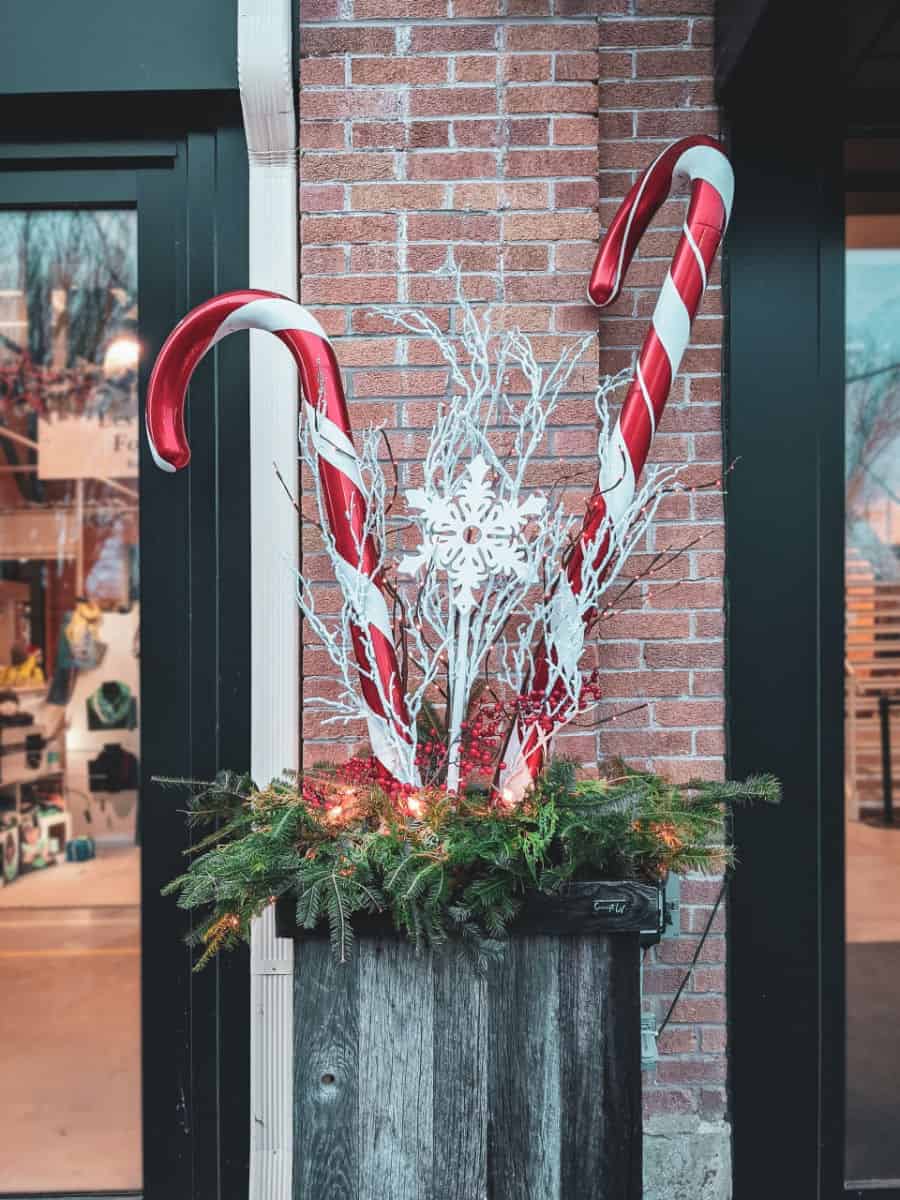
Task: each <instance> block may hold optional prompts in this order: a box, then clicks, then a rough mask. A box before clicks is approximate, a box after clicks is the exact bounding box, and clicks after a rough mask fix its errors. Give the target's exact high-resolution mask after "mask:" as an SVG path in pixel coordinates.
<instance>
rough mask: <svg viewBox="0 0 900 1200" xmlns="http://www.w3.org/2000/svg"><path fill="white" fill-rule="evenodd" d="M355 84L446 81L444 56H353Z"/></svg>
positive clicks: (352, 66)
mask: <svg viewBox="0 0 900 1200" xmlns="http://www.w3.org/2000/svg"><path fill="white" fill-rule="evenodd" d="M351 71H352V79H353V83H354V85H356V84H369V85H372V84H376V85H377V84H391V85H394V86H395V85H397V84H404V83H407V84H425V83H446V82H447V59H446V58H394V57H390V58H354V59H353V61H352V65H351Z"/></svg>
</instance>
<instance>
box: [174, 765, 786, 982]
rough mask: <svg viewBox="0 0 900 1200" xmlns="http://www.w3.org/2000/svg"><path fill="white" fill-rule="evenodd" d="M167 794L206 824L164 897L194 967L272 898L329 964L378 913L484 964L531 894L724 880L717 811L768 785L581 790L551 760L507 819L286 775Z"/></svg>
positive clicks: (610, 774)
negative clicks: (595, 883)
mask: <svg viewBox="0 0 900 1200" xmlns="http://www.w3.org/2000/svg"><path fill="white" fill-rule="evenodd" d="M169 782H182V783H186V784H187V786H188V787H189V790H190V793H191V795H190V807H189V814H188V819H189V822H190V824H191V826H192V828H198V829H199V828H201V827H204V826H205V827H209V826H212V828H211V830H210V832H209V833H207V834H206V836H204V837H203V838H202V840H200V841H199V842H198V843H197V844H196V845H195V846H194V848H193V850H192V851H191V854H192V859H191V863H190V865H189V866H188V868H187V870H186V871H185V872H184V874H182V875H180V876H179V877H178V878H177V879H175V880H173V881H172V883H170V884H169V886H168V887H167V888H166V889H165V890H166V892H167V893H173V894H175V895H177V897H178V904H179V905H180V906H181V907H182V908H184V909H190V910H194V909H198V910H200V911H201V913H202V914H203V923H202V924H201V925H200V926H199V927H198V928H197V929H196V930H195V931H193V932H192V934H191V936H190V940H191V941H192V942H194V943H196V944H198V945H202V946H203V954H202V956H201V958H200V960H199V963H198V966H202V965H203V964H204V963H205V962H207V961H208V960H209V959H210V958H211V957H212V956H213V955H215V954H216V953H218V951H219V950H222V949H229V948H231V947H233V946H235V945H237V944H239V943H240V941H241V940H245V939H246V938H248V937H249V930H250V923H251V921H252V920H253V918H254V917H256V916H258V915H259V914H260V913H261V912H263V910H264V909H265V908H266V907H267V906H268V905H269V904H271V903H272V902H273V901H274V900H276V899H278V898H279V897H282V896H289V897H291V899H292V900H293V902H294V904H295V906H296V918H297V923H298V925H300V926H301V927H303V928H305V929H313V928H315V927H316V926H318V925H320V924H327V926H328V929H329V931H330V935H331V943H332V946H333V949H334V954H335V957H336V958H337V959H338V960H339V961H341V962H345V961H346V960H347V958H348V956H349V954H350V952H351V947H352V943H353V936H354V928H353V923H354V918H356V917H358V916H359V915H360V914H365V913H369V914H374V913H379V912H385V913H389V914H390V917H391V918H392V920H393V923H394V925H395V926H396V928H397V929H398V930H400V931H401V932H402V933H404V934H405V935H406V936H407V937H409V938H410V940H411V941H413V942H414V943H415V945H416V946H417V947H419V948H424V947H432V948H437V947H441V946H443V945H444V944H445V943H447V942H453V943H454V944H455V945H456V946H457V947H459V948H461V949H463V950H465V951H467V952H469V953H472V954H473V955H474V956H475V957H476V959H477V960H478V961H479V963H481V964H482V965H484V964H485V963H486V962H487V961H488V960H489V959H490V958H491V957H493V956H495V955H496V954H497V953H498V952H499V951H500V950H501V948H502V944H503V938H504V937H505V935H506V932H507V928H508V926H509V924H510V922H511V921H513V920H514V919H515V916H516V914H517V912H518V911H519V908H520V906H521V903H522V900H523V898H524V896H525V895H526V893H528V892H529V891H540V892H547V893H551V892H554V891H558V890H559V889H560V888H561V887H563V886H564V885H565V884H566V883H568V882H570V881H573V880H591V879H604V880H618V879H644V880H658V879H661V878H664V877H665V876H666V874H667V873H668V872H669V871H675V872H684V871H721V870H723V869H725V868H726V867H728V866H729V865H730V864H731V862H732V853H731V849H730V847H729V846H728V845H727V842H726V839H725V830H724V819H723V817H724V814H725V813H726V812H727V810H728V809H729V807H730V806H732V805H734V804H738V803H743V802H749V801H764V802H777V800H778V799H779V786H778V783H777V781H776V780H775V779H773V778H772V777H771V776H756V777H754V778H752V779H748V780H747V781H746V782H744V783H714V782H709V781H704V780H697V781H694V782H691V783H688V784H675V783H671V782H668V781H667V780H665V779H661V778H660V777H659V776H656V775H650V774H647V773H642V772H639V771H634V770H631V769H630V768H628V767H626V766H625V765H624V764H623V763H621V762H617V761H614V762H611V763H609V764H607V767H606V770H605V772H604V774H603V776H602V777H601V778H599V779H578V778H577V770H576V765H575V764H574V763H572V762H570V761H567V760H565V759H554V760H553V761H551V762H550V763H549V764H548V766H547V769H546V771H545V772H544V775H543V777H542V779H541V780H540V782H539V783H538V785H537V787H536V788H535V790H534V792H533V793H532V794H531V795H530V796H529V797H528V798H527V799H526V801H525V802H524V803H523V804H522V805H520V806H518V807H515V808H505V807H501V806H498V805H496V804H494V803H492V802H491V800H490V798H489V796H488V795H487V793H485V792H483V791H481V792H479V791H470V792H469V793H467V794H466V795H464V796H462V797H460V798H458V799H457V798H456V797H450V796H448V795H447V794H446V793H445V792H442V791H440V790H438V789H432V790H427V791H422V792H420V793H418V794H417V796H416V798H415V799H416V803H415V805H414V806H413V807H415V809H416V813H415V816H414V817H413V816H410V815H405V814H404V813H401V812H400V811H399V810H398V805H403V804H408V803H409V801H408V799H407V800H406V801H396V800H394V801H392V800H391V799H390V798H389V797H388V796H387V795H386V794H385V793H384V792H383V791H381V789H380V788H378V786H377V785H374V784H366V785H358V786H356V787H351V788H347V787H342V788H341V787H338V786H337V785H336V784H335V782H334V781H333V780H328V779H327V778H326V779H325V780H324V781H322V780H319V781H310V780H307V779H303V778H299V777H295V778H288V777H285V778H283V779H280V780H275V781H274V782H273V783H271V784H270V785H269V787H268V788H265V789H264V790H259V789H257V788H256V787H255V786H254V785H253V784H252V782H251V781H250V779H249V778H248V777H247V776H242V775H235V774H233V773H230V772H226V773H222V774H221V775H220V776H219V777H218V778H217V779H216V780H215V781H214V782H212V783H209V784H197V783H193V782H191V781H169ZM338 805H340V807H338Z"/></svg>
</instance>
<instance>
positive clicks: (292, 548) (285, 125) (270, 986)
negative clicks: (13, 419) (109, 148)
mask: <svg viewBox="0 0 900 1200" xmlns="http://www.w3.org/2000/svg"><path fill="white" fill-rule="evenodd" d="M293 18H294V5H293V3H292V0H238V78H239V82H240V92H241V106H242V108H243V113H244V128H245V131H246V136H247V149H248V154H249V160H250V278H249V284H250V286H251V287H258V288H265V289H267V290H269V291H274V292H281V293H282V295H285V296H289V297H291V298H292V299H296V298H297V244H298V237H299V232H298V226H297V186H298V185H297V122H296V117H295V111H294V103H295V102H294V81H293V77H292V71H293V66H292V21H293ZM297 387H298V384H297V371H296V367H295V366H294V362H293V360H292V359H291V357H290V355H289V354H288V352H287V351H286V350H285V349H284V347H282V346H280V345H279V343H278V340H277V339H276V338H273V337H270V336H269V335H268V334H264V333H251V334H250V413H251V421H250V562H251V583H250V587H251V634H250V665H251V681H250V706H251V708H250V713H251V717H250V719H251V744H250V769H251V772H252V774H253V778H254V779H255V780H256V781H257V782H258V783H260V784H263V783H268V781H269V780H270V779H271V778H273V776H275V775H278V774H279V773H280V772H281V771H282V770H284V769H285V768H289V769H290V768H293V769H296V768H297V767H298V765H299V736H300V734H299V730H300V716H299V699H298V696H299V680H298V667H299V661H300V658H299V648H300V647H299V619H298V610H297V602H296V598H295V591H294V582H293V578H292V575H291V568H292V567H294V566H295V565H296V564H297V562H298V554H299V539H298V530H297V519H296V513H295V512H294V509H293V507H292V505H291V504H290V502H289V501H288V499H287V497H286V496H285V494H284V491H283V490H282V488H281V486H280V484H279V483H278V481H277V479H276V477H275V472H274V469H273V463H277V465H278V468H279V470H280V472H281V474H282V476H283V478H284V480H285V482H286V484H287V486H288V487H289V488H290V490H291V493H292V495H296V494H297ZM293 959H294V948H293V943H292V942H290V941H285V940H283V939H281V938H276V936H275V924H274V912H273V911H272V910H270V911H269V912H268V913H267V914H266V915H265V916H264V917H263V918H262V919H261V920H259V921H258V922H257V923H256V927H255V929H254V932H253V937H252V941H251V985H250V986H251V1014H250V1022H251V1026H250V1122H251V1128H250V1200H290V1198H291V1196H292V1181H291V1168H292V1157H293V1145H292V1143H293V1120H292V1114H293Z"/></svg>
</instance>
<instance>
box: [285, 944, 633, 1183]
mask: <svg viewBox="0 0 900 1200" xmlns="http://www.w3.org/2000/svg"><path fill="white" fill-rule="evenodd" d="M296 970H297V975H296V989H295V997H296V1011H295V1020H296V1022H297V1030H296V1039H295V1043H296V1046H295V1049H296V1082H297V1110H296V1122H297V1129H296V1140H295V1155H296V1159H295V1180H296V1188H295V1200H639V1197H640V1195H641V1084H640V1010H639V1003H640V998H639V949H638V935H637V934H636V933H630V934H614V935H607V936H602V937H598V936H596V935H587V936H569V937H555V936H546V935H528V936H522V935H514V936H512V937H511V938H510V940H509V943H508V946H507V948H506V953H505V957H504V958H503V960H502V961H501V962H499V963H497V964H493V965H492V966H491V968H490V970H489V972H488V975H487V978H484V977H479V976H478V975H477V974H476V973H475V971H474V969H473V968H472V966H471V965H470V964H469V963H468V962H466V961H464V960H463V961H461V960H460V959H459V958H457V956H456V955H455V954H454V953H453V952H452V951H450V952H448V953H445V954H443V955H435V956H433V955H430V954H421V955H417V954H416V952H415V950H414V948H413V947H412V946H411V945H409V943H407V942H406V941H403V940H400V939H396V938H382V937H380V936H363V937H360V938H359V940H358V941H357V943H356V946H355V948H354V957H353V960H352V961H351V962H350V963H349V964H347V965H344V966H338V965H336V964H334V963H333V961H332V959H331V948H330V945H329V943H328V941H327V940H326V939H320V938H309V939H300V940H299V942H298V947H297V967H296Z"/></svg>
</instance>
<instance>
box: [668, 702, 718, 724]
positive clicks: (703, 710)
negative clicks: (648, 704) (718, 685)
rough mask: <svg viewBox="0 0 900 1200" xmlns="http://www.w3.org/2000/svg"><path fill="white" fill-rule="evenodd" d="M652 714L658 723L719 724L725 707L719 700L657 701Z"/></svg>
mask: <svg viewBox="0 0 900 1200" xmlns="http://www.w3.org/2000/svg"><path fill="white" fill-rule="evenodd" d="M653 714H654V716H655V717H656V720H657V722H658V723H659V724H660V725H676V726H696V725H721V724H722V721H723V720H724V718H725V707H724V705H723V704H722V703H721V701H719V700H677V701H672V702H670V701H665V700H662V701H659V702H658V703H656V704H654V706H653Z"/></svg>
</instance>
